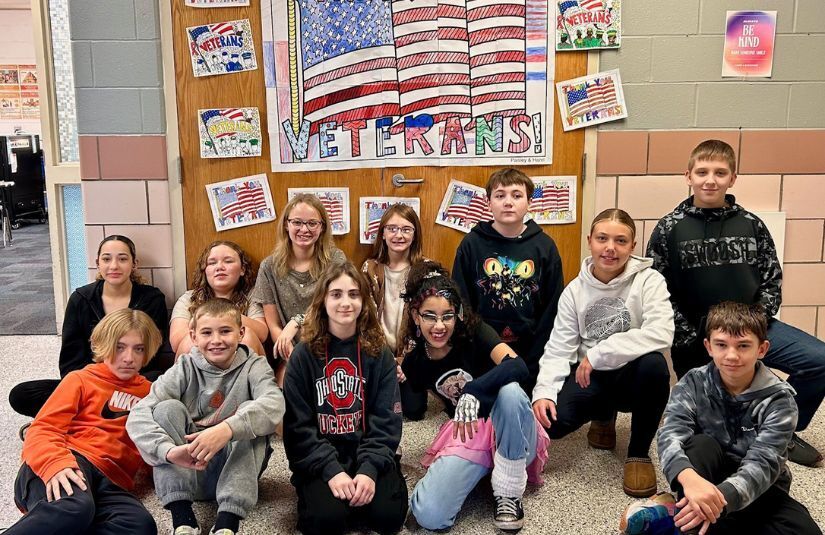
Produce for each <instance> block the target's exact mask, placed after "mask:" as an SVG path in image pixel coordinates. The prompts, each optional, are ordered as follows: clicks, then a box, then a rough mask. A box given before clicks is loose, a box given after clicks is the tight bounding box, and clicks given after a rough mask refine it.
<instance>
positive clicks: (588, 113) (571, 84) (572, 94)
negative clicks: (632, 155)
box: [556, 69, 627, 132]
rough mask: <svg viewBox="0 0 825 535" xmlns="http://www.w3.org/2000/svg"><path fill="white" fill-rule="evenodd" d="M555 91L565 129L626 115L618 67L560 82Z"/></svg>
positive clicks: (591, 124)
mask: <svg viewBox="0 0 825 535" xmlns="http://www.w3.org/2000/svg"><path fill="white" fill-rule="evenodd" d="M556 91H557V92H558V97H559V112H560V114H561V121H562V127H564V131H565V132H567V131H568V130H575V129H577V128H584V127H585V126H593V125H595V124H601V123H606V122H609V121H616V120H618V119H624V118H626V117H627V105H626V104H625V101H624V92H623V91H622V79H621V77H620V76H619V70H618V69H614V70H612V71H604V72H600V73H596V74H590V75H587V76H581V77H579V78H574V79H572V80H565V81H563V82H559V83H557V84H556Z"/></svg>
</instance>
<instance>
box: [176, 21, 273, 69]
mask: <svg viewBox="0 0 825 535" xmlns="http://www.w3.org/2000/svg"><path fill="white" fill-rule="evenodd" d="M186 35H187V37H188V38H189V55H190V57H191V58H192V72H193V73H194V74H195V76H196V77H201V76H214V75H216V74H227V73H233V72H241V71H254V70H255V69H257V68H258V62H257V60H256V59H255V44H254V43H253V42H252V29H251V27H250V25H249V20H248V19H242V20H230V21H227V22H217V23H215V24H204V25H203V26H192V27H191V28H186Z"/></svg>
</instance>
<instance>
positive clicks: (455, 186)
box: [435, 179, 493, 233]
mask: <svg viewBox="0 0 825 535" xmlns="http://www.w3.org/2000/svg"><path fill="white" fill-rule="evenodd" d="M491 219H493V214H492V212H490V204H489V202H488V201H487V192H486V191H485V190H484V188H482V187H479V186H473V185H472V184H467V183H466V182H461V181H459V180H455V179H453V180H451V181H450V183H449V184H448V185H447V191H446V192H445V193H444V199H443V200H442V201H441V206H440V207H439V208H438V212H437V214H436V216H435V222H436V224H438V225H443V226H445V227H450V228H454V229H456V230H460V231H461V232H465V233H466V232H470V230H471V229H472V228H473V227H474V226H476V224H477V223H478V222H479V221H490V220H491Z"/></svg>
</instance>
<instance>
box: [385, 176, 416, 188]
mask: <svg viewBox="0 0 825 535" xmlns="http://www.w3.org/2000/svg"><path fill="white" fill-rule="evenodd" d="M422 182H424V179H423V178H404V175H402V174H401V173H396V174H394V175H392V185H393V186H395V187H396V188H400V187H401V186H403V185H404V184H421V183H422Z"/></svg>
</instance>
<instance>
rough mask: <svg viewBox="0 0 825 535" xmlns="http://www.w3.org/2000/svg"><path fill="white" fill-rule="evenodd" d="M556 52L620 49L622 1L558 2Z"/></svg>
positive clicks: (580, 0) (568, 0)
mask: <svg viewBox="0 0 825 535" xmlns="http://www.w3.org/2000/svg"><path fill="white" fill-rule="evenodd" d="M556 6H557V7H558V11H557V14H556V51H558V52H563V51H568V50H581V49H583V48H590V49H594V48H619V47H620V46H621V44H622V0H558V1H557V2H556Z"/></svg>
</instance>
